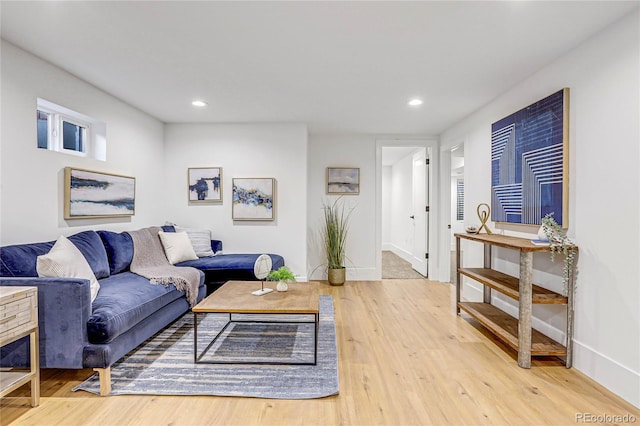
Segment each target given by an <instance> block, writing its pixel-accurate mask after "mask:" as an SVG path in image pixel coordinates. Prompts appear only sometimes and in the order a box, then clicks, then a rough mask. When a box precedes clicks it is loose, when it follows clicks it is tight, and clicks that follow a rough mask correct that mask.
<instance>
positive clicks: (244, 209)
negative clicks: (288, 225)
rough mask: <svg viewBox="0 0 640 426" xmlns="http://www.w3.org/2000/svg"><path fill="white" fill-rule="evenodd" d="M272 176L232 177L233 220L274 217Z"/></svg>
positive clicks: (273, 183) (273, 182)
mask: <svg viewBox="0 0 640 426" xmlns="http://www.w3.org/2000/svg"><path fill="white" fill-rule="evenodd" d="M275 185H276V180H275V179H274V178H234V179H233V207H232V209H231V210H232V212H231V216H232V219H233V220H274V219H275V189H276V188H275Z"/></svg>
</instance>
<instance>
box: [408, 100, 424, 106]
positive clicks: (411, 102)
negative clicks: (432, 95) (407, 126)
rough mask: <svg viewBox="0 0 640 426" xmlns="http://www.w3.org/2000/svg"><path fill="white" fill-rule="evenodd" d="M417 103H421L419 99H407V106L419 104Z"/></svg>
mask: <svg viewBox="0 0 640 426" xmlns="http://www.w3.org/2000/svg"><path fill="white" fill-rule="evenodd" d="M419 105H422V100H421V99H411V100H410V101H409V106H419Z"/></svg>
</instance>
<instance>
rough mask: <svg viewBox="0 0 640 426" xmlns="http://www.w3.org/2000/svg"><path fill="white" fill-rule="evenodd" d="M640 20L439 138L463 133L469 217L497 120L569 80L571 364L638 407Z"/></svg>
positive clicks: (468, 255)
mask: <svg viewBox="0 0 640 426" xmlns="http://www.w3.org/2000/svg"><path fill="white" fill-rule="evenodd" d="M639 20H640V17H639V14H638V12H637V11H636V12H635V13H634V14H632V15H630V16H628V17H627V18H625V19H623V20H622V21H620V22H618V23H617V24H615V25H613V26H612V27H609V28H608V29H606V30H605V31H603V32H602V33H600V34H598V35H597V36H595V37H594V38H592V39H591V40H589V41H587V42H586V43H584V44H583V45H581V46H579V47H578V48H576V49H575V50H573V51H571V52H569V53H568V54H566V55H564V56H563V57H561V58H560V59H558V60H557V61H555V62H554V63H552V64H550V65H549V66H547V67H546V68H544V69H542V70H540V71H539V72H537V73H535V74H534V75H533V76H531V77H530V78H529V79H527V80H526V81H524V82H522V83H521V84H519V85H518V86H516V87H514V88H513V89H512V90H510V91H509V92H507V93H505V94H503V95H502V96H500V97H498V98H497V99H496V100H495V101H493V102H492V103H491V104H489V105H487V106H486V107H484V108H482V109H481V110H479V111H478V112H476V113H475V114H473V115H472V116H470V117H469V118H467V119H465V120H464V121H462V122H460V123H457V124H456V125H455V126H453V127H452V128H450V129H448V130H447V131H446V132H444V134H443V135H442V139H441V140H442V143H443V146H445V147H446V146H447V145H451V146H452V145H454V144H455V143H456V142H457V141H459V140H460V139H464V140H466V144H465V158H466V161H465V185H466V188H465V192H466V200H465V201H466V206H465V215H467V217H469V218H470V217H471V216H472V215H475V212H474V209H475V206H477V204H478V203H481V202H488V201H489V200H490V186H491V179H490V173H491V167H490V143H491V141H490V133H491V123H493V122H495V121H497V120H499V119H501V118H503V117H505V116H507V115H509V114H510V113H512V112H514V111H517V110H519V109H521V108H523V107H525V106H527V105H529V104H531V103H533V102H535V101H537V100H539V99H542V98H544V97H545V96H547V95H549V94H551V93H554V92H555V91H557V90H559V89H561V88H563V87H569V88H570V90H571V94H570V99H571V100H570V126H569V127H570V129H569V132H570V133H569V134H570V154H569V155H570V161H569V163H570V170H569V191H570V197H569V198H570V201H569V230H568V235H569V237H570V238H571V239H573V240H574V241H575V242H576V243H577V244H578V245H579V247H580V258H579V263H578V268H579V275H578V281H577V293H576V299H575V303H576V306H575V334H574V350H575V355H574V366H575V368H577V369H578V370H580V371H582V372H584V373H586V374H587V375H588V376H590V377H592V378H594V379H595V380H596V381H598V382H599V383H601V384H603V385H604V386H606V387H608V388H609V389H611V390H612V391H613V392H615V393H617V394H618V395H620V396H621V397H623V398H624V399H626V400H627V401H629V402H631V403H633V404H634V405H636V406H638V407H640V317H639V314H638V312H639V311H640V290H639V288H640V286H639V285H638V283H639V282H640V270H639V263H640V262H638V259H640V224H639V220H638V218H639V217H640V194H639V191H638V188H640V169H639V168H638V161H639V159H640V149H639V145H640V144H639V140H640V128H639V127H640V120H639V117H640V108H639V94H640V43H639V37H638V31H639ZM491 226H492V228H493V229H496V228H497V227H496V226H495V224H491ZM529 231H530V232H531V234H523V233H519V232H515V231H513V230H510V229H508V230H506V231H504V232H505V233H507V234H511V235H531V236H533V232H535V229H530V230H529ZM478 246H479V247H473V246H472V245H470V244H465V259H466V262H468V263H467V264H469V265H471V264H475V265H482V256H481V245H478ZM498 257H499V258H500V259H499V260H498V263H499V264H500V266H501V267H503V268H505V269H509V268H515V267H516V266H515V265H513V263H514V262H513V260H514V259H510V258H509V255H508V254H506V253H502V252H499V253H498ZM536 259H538V258H537V257H536ZM540 261H541V262H542V263H543V264H544V265H547V264H546V263H545V261H544V260H543V259H542V260H540ZM557 263H558V262H557ZM512 270H513V269H512ZM516 270H517V269H516ZM540 275H541V274H539V276H540ZM534 278H535V277H534ZM556 281H557V280H556ZM471 293H473V290H471V291H470V292H469V293H467V294H471ZM499 303H503V304H505V303H507V302H502V301H500V302H499ZM535 314H536V316H537V317H538V318H539V319H540V320H542V321H543V322H545V323H551V326H550V328H551V329H553V328H555V327H556V325H557V326H560V325H562V322H561V321H560V322H558V323H557V324H556V318H554V317H555V316H556V314H557V313H556V312H553V311H548V310H538V312H536V313H535ZM541 326H542V327H545V325H544V324H542V325H541ZM551 331H553V330H551Z"/></svg>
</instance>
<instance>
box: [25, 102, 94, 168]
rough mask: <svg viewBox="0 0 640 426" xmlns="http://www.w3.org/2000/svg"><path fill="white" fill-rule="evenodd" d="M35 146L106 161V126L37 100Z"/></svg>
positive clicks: (61, 107)
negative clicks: (36, 135) (36, 136)
mask: <svg viewBox="0 0 640 426" xmlns="http://www.w3.org/2000/svg"><path fill="white" fill-rule="evenodd" d="M36 121H37V134H38V138H37V147H38V148H41V149H48V150H51V151H58V152H64V153H68V154H73V155H79V156H83V157H91V158H95V159H98V160H102V161H105V160H106V124H105V123H103V122H101V121H98V120H95V119H93V118H91V117H87V116H86V115H83V114H80V113H78V112H76V111H73V110H70V109H68V108H65V107H63V106H60V105H56V104H54V103H53V102H49V101H46V100H44V99H40V98H38V107H37V111H36Z"/></svg>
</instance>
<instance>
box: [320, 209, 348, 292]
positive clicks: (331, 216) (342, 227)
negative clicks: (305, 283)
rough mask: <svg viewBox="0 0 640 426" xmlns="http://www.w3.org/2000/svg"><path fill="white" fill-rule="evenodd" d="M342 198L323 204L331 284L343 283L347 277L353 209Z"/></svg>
mask: <svg viewBox="0 0 640 426" xmlns="http://www.w3.org/2000/svg"><path fill="white" fill-rule="evenodd" d="M341 198H342V197H339V198H337V199H336V200H335V201H334V202H333V203H328V202H325V203H323V206H322V209H323V212H324V216H323V218H324V222H323V227H322V241H323V243H324V249H325V253H326V255H327V268H328V269H327V278H328V281H329V284H331V285H343V284H344V282H345V279H346V269H345V266H344V259H345V245H346V242H347V232H348V230H349V216H350V215H351V211H347V210H346V208H345V206H344V203H342V202H341Z"/></svg>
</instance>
